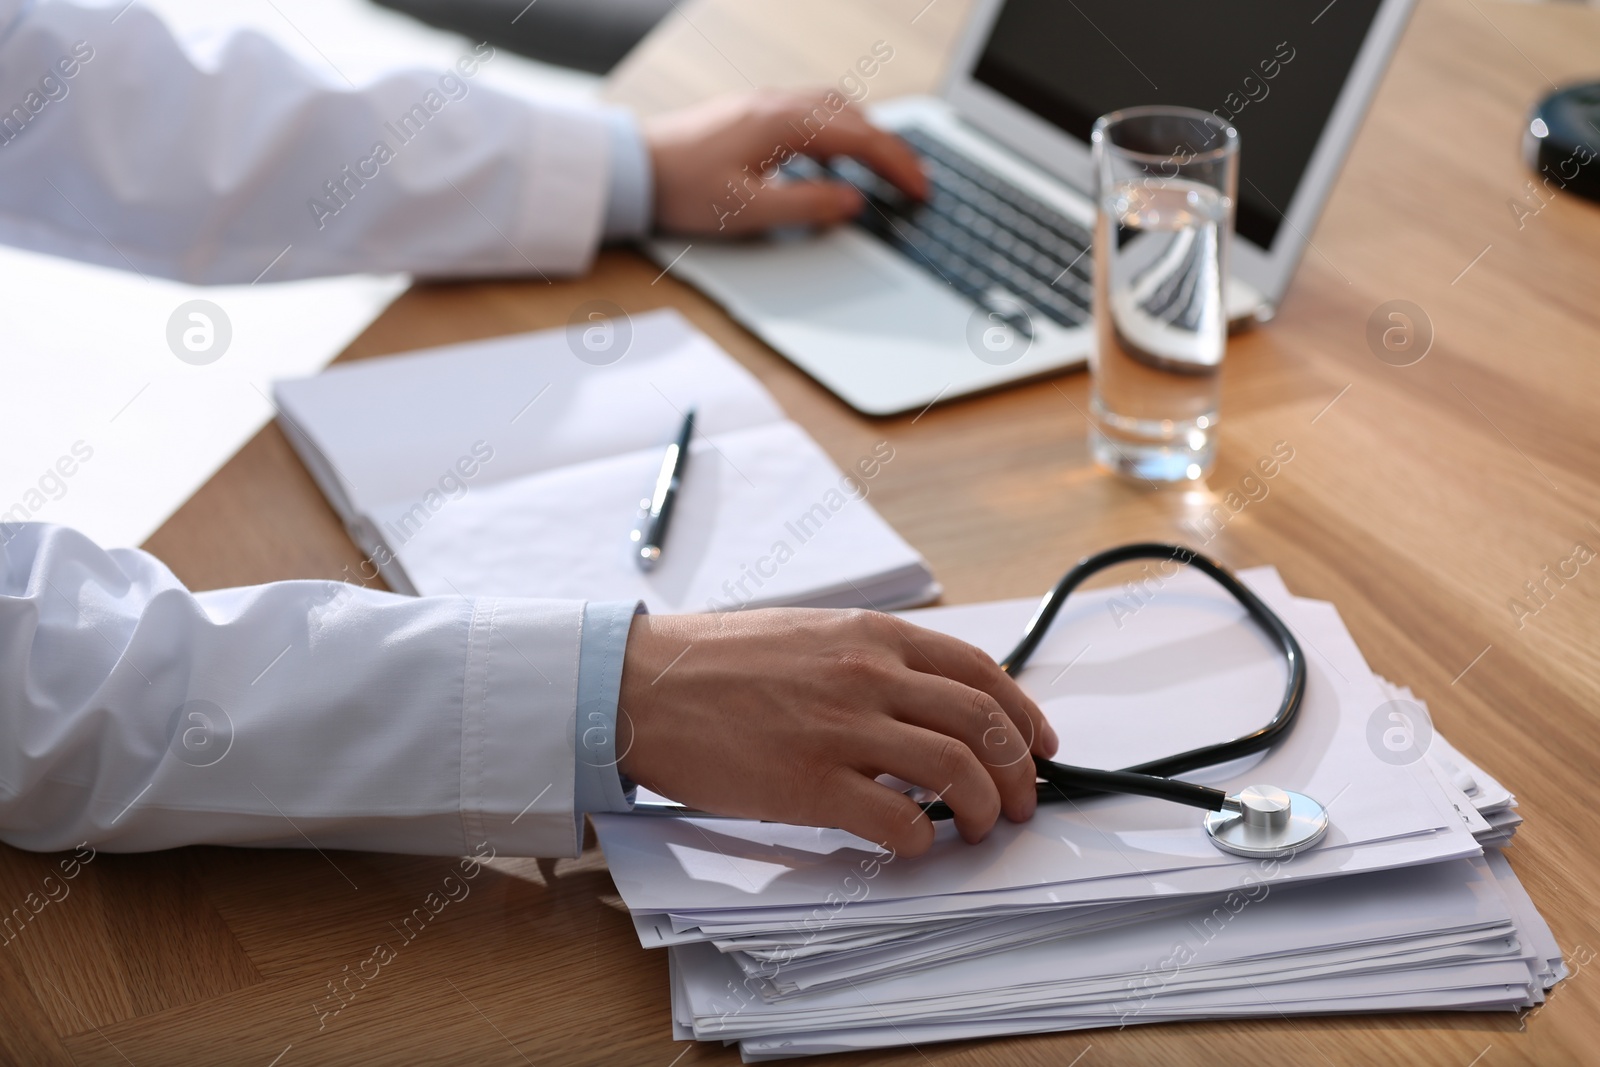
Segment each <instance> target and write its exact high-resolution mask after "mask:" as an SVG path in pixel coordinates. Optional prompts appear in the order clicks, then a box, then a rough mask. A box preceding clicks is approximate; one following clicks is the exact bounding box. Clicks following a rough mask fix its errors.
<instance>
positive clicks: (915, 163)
mask: <svg viewBox="0 0 1600 1067" xmlns="http://www.w3.org/2000/svg"><path fill="white" fill-rule="evenodd" d="M806 132H807V135H808V138H809V139H808V140H807V141H806V143H805V144H804V145H803V146H798V145H797V146H796V147H797V148H798V149H799V151H802V152H804V153H806V155H808V156H817V157H821V158H827V157H829V156H850V157H852V158H854V159H859V160H860V161H861V162H863V163H865V164H866V165H867V166H869V167H871V168H872V169H873V170H874V171H875V172H877V173H878V174H880V175H882V176H883V177H885V178H887V179H888V180H889V181H891V182H893V183H894V185H895V186H896V187H898V188H899V189H900V191H901V192H904V193H906V194H907V195H909V196H913V197H916V198H917V199H918V200H924V199H926V198H927V196H928V176H927V175H926V174H925V173H923V170H922V160H921V159H920V158H919V157H918V156H917V153H916V151H915V150H914V149H912V147H911V146H910V145H908V144H906V143H905V142H904V141H903V140H901V139H900V138H899V137H897V136H895V135H894V134H892V133H890V132H889V131H888V130H885V129H883V128H881V127H878V126H874V125H873V124H872V123H870V122H868V121H867V119H866V118H865V116H863V115H862V114H861V113H860V112H859V111H857V110H856V109H855V108H854V107H853V106H846V107H845V108H844V110H842V111H840V112H839V113H838V114H836V115H834V116H833V117H832V119H831V120H830V121H829V122H827V123H825V124H822V125H821V126H820V127H812V126H809V125H808V126H807V127H806Z"/></svg>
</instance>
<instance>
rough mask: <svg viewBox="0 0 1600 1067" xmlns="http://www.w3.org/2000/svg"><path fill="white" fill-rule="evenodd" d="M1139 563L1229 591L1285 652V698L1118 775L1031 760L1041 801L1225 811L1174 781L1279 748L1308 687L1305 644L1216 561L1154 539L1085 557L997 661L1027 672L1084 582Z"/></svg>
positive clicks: (930, 807)
mask: <svg viewBox="0 0 1600 1067" xmlns="http://www.w3.org/2000/svg"><path fill="white" fill-rule="evenodd" d="M1141 559H1159V560H1170V561H1173V562H1176V563H1180V564H1183V565H1186V566H1191V567H1195V568H1197V569H1199V570H1200V571H1202V572H1204V573H1205V574H1206V575H1207V576H1208V577H1210V578H1211V579H1212V580H1213V581H1215V582H1216V583H1217V584H1218V585H1220V586H1222V587H1223V588H1224V589H1226V590H1227V591H1228V592H1229V593H1230V594H1231V595H1232V596H1233V598H1234V599H1235V600H1237V601H1238V602H1239V603H1240V604H1241V605H1242V606H1243V607H1244V609H1245V611H1246V612H1247V613H1248V614H1249V615H1250V617H1251V618H1252V619H1254V620H1255V622H1256V623H1257V624H1258V625H1259V626H1260V627H1261V628H1262V629H1263V630H1264V631H1266V633H1267V636H1268V637H1270V638H1271V639H1272V641H1273V643H1274V644H1276V645H1277V646H1278V650H1279V651H1280V652H1281V653H1282V654H1283V658H1284V661H1285V663H1286V664H1287V666H1288V671H1289V673H1288V678H1287V680H1286V682H1285V685H1284V693H1283V700H1282V701H1281V702H1280V703H1279V705H1278V710H1277V712H1276V714H1274V715H1273V717H1272V719H1271V721H1270V722H1268V723H1267V724H1266V725H1265V726H1263V727H1261V728H1260V729H1258V730H1253V731H1251V732H1250V733H1247V734H1244V735H1242V736H1240V737H1235V738H1233V739H1231V740H1228V741H1223V742H1220V743H1218V744H1214V745H1206V746H1203V747H1201V748H1196V749H1191V750H1190V751H1188V752H1180V753H1178V754H1177V755H1175V756H1165V757H1163V758H1161V759H1156V760H1151V761H1149V762H1148V763H1141V764H1138V765H1136V766H1133V767H1127V768H1124V769H1123V770H1120V771H1111V770H1099V769H1096V768H1093V767H1076V766H1073V765H1071V764H1066V763H1056V762H1054V761H1053V760H1047V759H1043V758H1041V757H1038V756H1034V757H1032V758H1033V763H1034V769H1035V771H1036V773H1037V775H1038V777H1039V778H1040V779H1041V781H1040V782H1039V784H1038V796H1039V803H1041V804H1044V803H1054V802H1058V801H1062V800H1075V799H1078V798H1080V797H1088V796H1093V795H1095V794H1099V793H1132V794H1134V795H1137V796H1147V797H1155V798H1157V799H1160V800H1169V801H1172V802H1173V803H1176V804H1186V805H1189V806H1190V807H1196V808H1204V809H1206V810H1208V811H1221V810H1222V808H1223V801H1224V800H1225V799H1226V797H1227V794H1226V793H1224V792H1223V791H1222V790H1220V789H1212V788H1211V787H1209V786H1203V785H1198V784H1196V783H1193V782H1184V781H1180V780H1177V779H1176V778H1174V777H1173V776H1174V775H1180V774H1184V773H1187V772H1189V771H1192V770H1197V769H1199V768H1202V767H1212V766H1217V765H1219V764H1223V763H1227V762H1230V761H1232V760H1236V759H1239V758H1241V757H1244V756H1249V755H1253V754H1254V753H1257V752H1261V751H1263V750H1265V749H1267V748H1270V747H1271V746H1272V745H1273V744H1274V743H1276V741H1277V739H1278V737H1279V735H1281V734H1282V733H1283V732H1284V731H1285V730H1287V729H1289V727H1290V726H1291V725H1293V723H1294V720H1295V717H1296V715H1297V714H1298V713H1299V710H1300V703H1301V700H1302V699H1303V698H1304V696H1305V689H1306V664H1305V653H1304V652H1302V651H1301V649H1300V642H1299V641H1297V640H1295V636H1294V633H1293V632H1292V631H1290V629H1289V627H1288V624H1286V623H1285V622H1284V621H1283V620H1282V619H1281V618H1279V617H1278V614H1277V613H1276V612H1274V611H1273V610H1272V609H1271V608H1270V607H1268V606H1267V604H1266V603H1265V602H1264V601H1263V600H1262V599H1261V598H1260V597H1258V596H1256V594H1255V593H1254V592H1253V591H1252V590H1251V589H1250V587H1249V586H1247V585H1245V584H1244V583H1243V582H1241V581H1240V580H1239V579H1238V577H1237V576H1235V575H1234V573H1233V572H1232V571H1230V570H1228V568H1226V567H1224V566H1223V565H1222V564H1220V563H1218V562H1217V561H1216V560H1214V559H1211V558H1210V557H1208V556H1205V555H1202V554H1201V553H1199V552H1196V551H1195V550H1194V549H1192V548H1186V547H1184V546H1183V545H1170V544H1163V543H1161V542H1157V541H1141V542H1137V543H1135V544H1129V545H1119V546H1117V547H1116V548H1109V549H1106V550H1105V551H1103V552H1097V553H1095V554H1094V555H1091V556H1085V557H1083V558H1082V559H1080V560H1079V561H1078V562H1077V563H1076V564H1074V565H1073V567H1072V569H1071V570H1069V571H1067V573H1066V574H1064V575H1062V577H1061V580H1060V581H1058V582H1057V583H1056V584H1055V588H1053V589H1051V590H1050V592H1049V593H1048V594H1046V595H1045V598H1044V599H1043V600H1042V601H1040V603H1039V607H1038V609H1037V610H1036V611H1035V612H1034V613H1033V618H1031V619H1029V620H1028V625H1027V626H1026V627H1025V628H1024V629H1023V633H1022V639H1021V640H1020V641H1018V642H1017V646H1016V647H1015V648H1013V649H1012V650H1011V653H1010V654H1009V655H1007V656H1006V657H1005V659H1003V660H1001V661H1000V669H1001V670H1003V671H1005V672H1006V673H1007V674H1009V675H1012V676H1013V677H1015V676H1016V675H1017V674H1018V673H1019V672H1020V671H1021V670H1022V668H1023V667H1024V665H1026V664H1027V662H1028V659H1029V658H1030V657H1031V656H1032V655H1033V653H1034V651H1035V650H1037V649H1038V647H1039V643H1040V642H1041V641H1042V640H1044V636H1045V634H1046V633H1048V632H1049V629H1050V625H1051V623H1053V622H1054V621H1055V618H1056V615H1057V614H1058V613H1059V612H1060V611H1061V608H1062V606H1063V605H1064V604H1066V602H1067V598H1068V597H1070V596H1071V595H1072V592H1073V591H1074V590H1075V589H1077V588H1078V586H1080V585H1082V584H1083V582H1085V581H1086V580H1088V579H1089V578H1090V577H1092V576H1093V575H1095V574H1097V573H1099V572H1100V571H1103V570H1105V569H1107V568H1109V567H1114V566H1117V565H1118V564H1121V563H1128V562H1132V561H1134V560H1141ZM921 807H922V810H923V812H924V813H926V814H927V816H928V818H930V819H934V820H939V819H950V818H954V816H955V813H954V812H953V811H952V810H951V809H950V807H949V806H948V805H947V804H945V803H944V802H943V801H934V802H932V803H927V804H923V805H921Z"/></svg>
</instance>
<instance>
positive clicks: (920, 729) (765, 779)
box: [617, 608, 1056, 856]
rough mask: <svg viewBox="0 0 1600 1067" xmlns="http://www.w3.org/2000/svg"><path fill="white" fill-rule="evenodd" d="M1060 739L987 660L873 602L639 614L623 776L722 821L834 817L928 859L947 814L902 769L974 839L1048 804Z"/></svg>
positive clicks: (621, 742)
mask: <svg viewBox="0 0 1600 1067" xmlns="http://www.w3.org/2000/svg"><path fill="white" fill-rule="evenodd" d="M1055 750H1056V736H1055V733H1054V731H1052V730H1051V729H1050V725H1049V723H1047V722H1046V721H1045V718H1044V715H1043V713H1042V712H1041V711H1040V710H1039V706H1038V705H1037V704H1035V703H1034V702H1033V700H1031V699H1030V698H1029V697H1028V696H1027V694H1025V693H1023V691H1022V690H1021V689H1020V688H1019V687H1018V686H1017V684H1016V683H1015V682H1013V681H1012V680H1011V679H1010V677H1008V676H1007V675H1006V674H1004V673H1003V672H1002V671H1001V670H1000V668H999V667H998V666H997V665H996V664H995V662H994V660H992V659H990V658H989V656H988V655H987V654H985V653H984V652H982V651H980V650H979V649H977V648H974V647H973V646H971V645H969V644H966V643H965V642H963V641H958V640H956V639H955V638H953V637H947V636H945V635H944V634H939V633H935V632H933V631H931V630H924V629H922V628H920V627H917V626H912V625H911V624H909V623H906V622H902V621H901V620H899V619H896V618H894V617H893V616H889V615H883V614H879V613H876V612H867V611H826V610H818V609H804V608H791V609H781V610H765V611H747V612H738V613H735V614H730V615H725V616H722V617H720V618H719V617H717V616H714V615H679V616H670V615H667V616H651V615H640V616H637V617H635V618H634V620H633V624H632V629H631V630H630V631H629V634H628V644H627V653H626V657H625V659H624V660H623V668H622V692H621V699H620V701H619V711H618V714H617V751H618V752H619V753H622V754H623V755H622V757H621V759H620V760H619V762H618V766H619V768H620V769H621V771H622V772H623V773H624V774H626V775H627V776H628V777H629V778H630V779H632V780H633V781H635V782H637V783H639V784H640V785H643V786H645V787H647V788H649V789H651V790H654V791H655V792H657V793H661V794H663V795H664V796H667V797H670V798H672V799H673V800H676V801H678V802H680V803H683V804H687V805H689V806H691V807H695V808H700V809H702V810H705V811H711V812H715V813H717V814H721V815H734V816H739V817H742V818H752V819H772V820H781V821H783V822H788V823H798V824H802V825H807V826H833V827H839V828H841V829H844V830H848V831H850V832H851V833H853V834H856V835H857V836H859V837H863V838H866V839H867V840H868V841H872V842H874V843H877V844H881V845H886V846H888V847H889V848H892V849H894V851H895V852H896V853H897V854H904V855H912V856H914V855H917V854H919V853H922V852H924V851H926V850H927V849H928V848H929V847H930V846H931V845H932V844H933V824H932V823H931V822H930V821H929V820H928V818H927V816H925V815H923V814H922V812H921V810H920V809H919V808H918V807H917V805H916V804H914V803H913V802H912V801H911V800H910V799H909V798H907V797H906V796H905V795H904V794H903V793H900V792H898V791H897V790H895V789H892V788H890V787H889V786H885V785H882V784H879V783H878V782H876V781H874V779H875V778H876V777H877V776H878V775H880V774H890V775H894V776H895V777H897V778H900V779H903V780H905V781H907V782H911V783H913V784H916V785H920V786H923V787H925V788H927V789H931V790H933V791H935V792H937V793H938V794H939V795H940V796H941V797H942V798H943V799H944V800H945V802H946V803H948V804H949V805H950V807H951V808H952V809H954V811H955V816H956V826H957V828H958V829H959V830H960V832H961V836H962V837H964V838H965V839H966V840H967V841H969V842H977V841H980V840H982V839H983V838H984V837H985V836H986V835H987V834H988V833H989V831H990V830H991V829H992V828H993V827H994V824H995V820H996V819H997V818H998V817H999V816H1000V814H1001V813H1002V812H1003V813H1004V814H1005V816H1006V817H1007V818H1009V819H1011V820H1012V821H1013V822H1021V821H1023V820H1025V819H1027V818H1029V817H1030V816H1031V815H1032V814H1033V810H1034V806H1035V794H1034V772H1033V760H1032V759H1031V758H1030V754H1036V755H1040V756H1050V755H1052V754H1054V752H1055Z"/></svg>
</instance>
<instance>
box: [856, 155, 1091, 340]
mask: <svg viewBox="0 0 1600 1067" xmlns="http://www.w3.org/2000/svg"><path fill="white" fill-rule="evenodd" d="M901 136H902V137H904V138H905V140H906V141H907V142H908V143H909V144H910V145H911V146H912V147H913V148H915V149H916V150H917V151H918V152H919V153H921V155H922V158H923V165H924V168H925V169H926V171H927V174H928V179H929V185H930V194H929V197H928V199H927V200H926V201H925V202H923V203H920V204H919V203H916V202H914V201H912V200H910V199H908V198H907V197H905V196H904V195H902V194H901V193H900V192H899V190H897V189H895V188H894V187H893V186H891V185H890V184H889V183H888V182H886V181H884V180H883V179H882V178H880V177H878V176H877V175H876V174H874V173H872V172H871V171H870V170H868V169H867V168H866V167H864V166H862V165H861V164H859V163H857V162H855V161H854V160H851V159H843V158H841V159H836V160H834V161H833V162H832V164H831V165H830V166H829V168H828V169H829V170H830V171H832V173H833V174H834V175H835V176H836V177H839V178H842V179H843V180H845V181H848V182H850V184H852V185H854V186H855V187H856V188H857V189H859V190H860V191H861V192H862V194H863V195H864V196H865V197H866V198H867V205H868V206H867V209H866V210H865V211H863V212H862V213H861V215H860V217H859V218H857V220H856V222H857V223H858V224H859V225H861V226H862V227H864V228H865V229H866V230H868V231H869V232H871V233H872V234H874V235H876V236H877V237H878V238H880V239H881V240H883V241H884V242H885V243H886V244H888V245H889V247H890V248H893V249H894V250H895V251H897V252H899V253H900V254H901V255H903V256H905V257H906V258H907V259H909V260H910V261H911V262H913V263H915V264H916V265H917V266H918V267H920V268H922V269H923V270H925V271H927V272H928V273H929V274H931V275H934V276H935V277H937V278H938V279H939V280H941V281H943V282H946V283H948V284H949V285H950V286H951V287H953V288H954V289H955V290H956V291H958V292H960V293H961V294H962V295H963V296H966V297H968V298H969V299H971V300H972V301H973V302H974V303H976V304H978V305H980V306H982V307H986V308H988V309H989V310H990V311H991V312H993V313H994V314H995V315H996V316H998V317H999V318H1001V319H1002V320H1004V321H1006V322H1008V323H1009V324H1011V325H1012V327H1013V328H1015V329H1017V330H1019V331H1020V332H1022V333H1024V334H1029V335H1031V333H1032V329H1031V326H1030V324H1029V320H1028V316H1027V314H1026V313H1025V312H1024V311H1022V310H1020V309H1019V307H1018V305H1019V304H1021V305H1025V306H1026V307H1028V308H1033V309H1035V310H1037V311H1038V312H1039V313H1040V314H1042V315H1044V316H1045V317H1047V318H1049V319H1050V320H1052V321H1053V322H1055V323H1057V324H1058V325H1060V326H1063V327H1072V326H1081V325H1083V324H1084V323H1085V322H1087V321H1088V319H1089V306H1090V293H1091V285H1092V281H1091V279H1092V275H1091V273H1090V271H1091V268H1092V263H1091V256H1090V254H1089V245H1090V240H1091V238H1090V235H1089V231H1088V230H1086V229H1084V228H1083V227H1082V226H1080V225H1078V223H1077V222H1076V221H1074V220H1073V219H1071V218H1069V217H1067V216H1066V215H1063V214H1062V213H1061V212H1059V211H1057V210H1056V209H1055V208H1052V207H1050V206H1049V205H1047V204H1045V203H1043V202H1042V201H1040V200H1039V199H1038V198H1037V197H1034V196H1032V195H1030V194H1028V193H1026V192H1024V191H1023V190H1021V189H1019V188H1018V187H1017V186H1015V185H1013V184H1012V183H1011V182H1009V181H1007V180H1005V179H1004V178H1002V177H1000V176H999V175H997V174H995V173H994V172H993V171H991V170H989V169H988V168H987V167H984V166H983V165H982V164H980V163H978V162H977V161H976V160H973V159H971V158H969V157H967V156H964V155H962V154H961V153H960V152H959V151H957V150H956V149H954V148H952V147H950V146H949V145H947V144H945V143H944V142H943V141H940V140H938V139H937V138H935V137H933V136H931V135H930V134H927V133H925V132H923V131H921V130H917V129H914V128H913V129H909V130H905V131H902V132H901Z"/></svg>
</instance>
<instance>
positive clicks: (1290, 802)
mask: <svg viewBox="0 0 1600 1067" xmlns="http://www.w3.org/2000/svg"><path fill="white" fill-rule="evenodd" d="M1205 827H1206V834H1207V835H1209V836H1210V838H1211V843H1212V844H1213V845H1216V846H1217V847H1218V848H1220V849H1221V850H1222V851H1224V852H1231V853H1233V854H1234V855H1235V856H1244V857H1246V858H1248V859H1263V858H1278V857H1283V856H1292V855H1294V854H1295V853H1296V852H1299V851H1300V850H1302V849H1306V848H1310V847H1311V846H1312V845H1314V844H1316V843H1317V842H1318V841H1320V840H1322V835H1323V834H1325V833H1327V832H1328V811H1327V809H1326V808H1324V807H1323V806H1322V805H1321V804H1318V803H1317V802H1316V801H1315V800H1312V799H1311V798H1310V797H1308V796H1306V795H1305V794H1304V793H1291V792H1289V791H1288V790H1286V789H1279V788H1278V787H1277V786H1272V785H1252V786H1246V787H1245V788H1244V789H1241V790H1239V791H1238V792H1237V793H1235V794H1233V795H1232V796H1230V797H1228V798H1227V800H1225V801H1224V802H1223V808H1222V810H1221V811H1212V812H1207V813H1206V819H1205Z"/></svg>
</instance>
